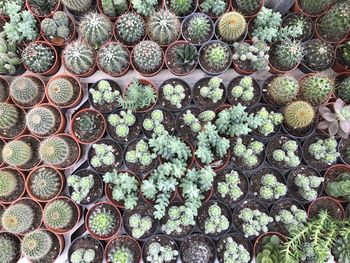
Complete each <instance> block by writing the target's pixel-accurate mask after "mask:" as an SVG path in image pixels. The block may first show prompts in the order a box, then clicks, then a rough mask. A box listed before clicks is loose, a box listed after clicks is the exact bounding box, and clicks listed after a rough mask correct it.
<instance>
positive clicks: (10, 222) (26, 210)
mask: <svg viewBox="0 0 350 263" xmlns="http://www.w3.org/2000/svg"><path fill="white" fill-rule="evenodd" d="M1 221H2V226H3V227H4V229H5V230H6V231H8V232H10V233H13V234H22V233H24V232H26V231H28V230H29V229H30V228H31V227H32V224H33V222H34V211H33V209H32V208H31V207H30V206H29V205H27V204H24V203H18V204H13V205H11V206H10V207H8V208H7V209H6V210H5V212H4V213H3V215H2V218H1Z"/></svg>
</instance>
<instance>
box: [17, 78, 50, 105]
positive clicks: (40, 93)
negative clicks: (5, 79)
mask: <svg viewBox="0 0 350 263" xmlns="http://www.w3.org/2000/svg"><path fill="white" fill-rule="evenodd" d="M30 79H31V80H32V81H34V82H35V83H36V84H37V86H38V96H37V97H36V98H34V100H32V101H29V102H28V103H23V104H22V103H21V102H18V101H16V100H15V99H14V98H13V97H12V96H11V98H12V100H13V101H15V102H16V103H17V104H18V105H20V106H21V107H28V108H30V107H33V106H35V105H36V104H39V102H41V101H42V100H43V98H44V96H45V87H44V86H43V83H42V82H41V81H40V80H39V79H38V78H36V77H30Z"/></svg>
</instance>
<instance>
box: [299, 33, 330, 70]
mask: <svg viewBox="0 0 350 263" xmlns="http://www.w3.org/2000/svg"><path fill="white" fill-rule="evenodd" d="M304 52H305V56H304V59H303V61H304V63H305V64H306V66H308V67H309V68H310V69H312V70H314V71H323V70H326V69H328V68H330V67H331V66H332V65H333V61H334V50H333V46H332V45H331V44H329V43H327V42H325V41H322V40H320V39H312V40H310V41H308V42H307V43H305V44H304Z"/></svg>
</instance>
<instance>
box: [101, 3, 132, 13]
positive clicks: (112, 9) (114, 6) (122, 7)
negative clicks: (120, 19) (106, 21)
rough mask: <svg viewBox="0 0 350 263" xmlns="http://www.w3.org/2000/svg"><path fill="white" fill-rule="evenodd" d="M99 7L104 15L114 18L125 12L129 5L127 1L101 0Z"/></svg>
mask: <svg viewBox="0 0 350 263" xmlns="http://www.w3.org/2000/svg"><path fill="white" fill-rule="evenodd" d="M101 6H102V10H103V13H104V14H106V15H108V16H112V17H116V16H118V15H121V14H122V13H124V12H125V11H127V10H128V7H129V4H128V1H127V0H102V1H101Z"/></svg>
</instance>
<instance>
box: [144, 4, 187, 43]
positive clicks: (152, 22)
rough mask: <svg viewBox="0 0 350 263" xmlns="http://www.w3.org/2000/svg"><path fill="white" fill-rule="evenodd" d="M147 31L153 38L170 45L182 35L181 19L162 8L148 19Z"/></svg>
mask: <svg viewBox="0 0 350 263" xmlns="http://www.w3.org/2000/svg"><path fill="white" fill-rule="evenodd" d="M147 32H148V35H149V37H150V38H151V40H153V41H155V42H157V43H158V44H160V45H164V46H165V45H169V44H170V43H172V42H174V41H175V40H176V39H178V37H179V36H180V21H179V19H178V18H177V17H176V16H175V15H174V14H172V13H170V12H169V11H166V10H160V11H158V12H156V13H153V15H152V16H150V18H149V19H148V22H147Z"/></svg>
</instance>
